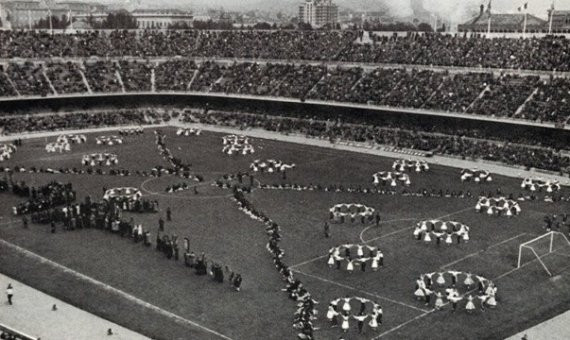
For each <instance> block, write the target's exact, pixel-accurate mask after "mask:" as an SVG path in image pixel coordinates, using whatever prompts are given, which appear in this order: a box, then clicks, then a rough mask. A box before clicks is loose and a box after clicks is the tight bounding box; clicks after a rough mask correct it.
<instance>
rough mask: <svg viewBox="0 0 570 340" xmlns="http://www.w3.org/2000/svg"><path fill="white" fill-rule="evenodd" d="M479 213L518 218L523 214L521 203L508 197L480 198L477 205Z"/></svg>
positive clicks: (476, 208)
mask: <svg viewBox="0 0 570 340" xmlns="http://www.w3.org/2000/svg"><path fill="white" fill-rule="evenodd" d="M475 210H476V211H477V212H480V213H483V212H485V211H486V212H487V215H497V216H501V215H503V214H504V215H505V216H508V217H511V216H516V215H518V214H519V213H520V212H521V207H520V205H519V203H518V202H517V201H515V200H511V199H508V198H506V197H484V196H482V197H479V201H477V204H476V205H475Z"/></svg>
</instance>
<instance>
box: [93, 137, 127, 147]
mask: <svg viewBox="0 0 570 340" xmlns="http://www.w3.org/2000/svg"><path fill="white" fill-rule="evenodd" d="M95 142H96V143H97V145H109V146H112V145H120V144H123V138H121V137H119V136H99V137H96V138H95Z"/></svg>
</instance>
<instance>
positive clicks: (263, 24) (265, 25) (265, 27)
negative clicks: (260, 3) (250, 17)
mask: <svg viewBox="0 0 570 340" xmlns="http://www.w3.org/2000/svg"><path fill="white" fill-rule="evenodd" d="M253 28H255V29H257V30H270V29H271V25H270V24H269V23H267V22H258V23H257V24H255V25H254V26H253Z"/></svg>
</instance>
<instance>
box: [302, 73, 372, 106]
mask: <svg viewBox="0 0 570 340" xmlns="http://www.w3.org/2000/svg"><path fill="white" fill-rule="evenodd" d="M362 73H363V70H362V69H361V68H359V67H355V68H347V69H343V68H340V67H339V68H336V69H334V70H328V71H327V73H326V74H325V75H324V77H323V78H322V79H321V80H320V81H319V82H318V83H317V85H316V86H315V87H314V89H313V91H311V92H310V93H309V95H308V97H309V98H311V99H319V100H333V101H339V102H343V101H349V99H350V95H351V94H350V93H351V91H352V87H353V86H354V85H355V84H356V82H357V81H358V80H360V78H362Z"/></svg>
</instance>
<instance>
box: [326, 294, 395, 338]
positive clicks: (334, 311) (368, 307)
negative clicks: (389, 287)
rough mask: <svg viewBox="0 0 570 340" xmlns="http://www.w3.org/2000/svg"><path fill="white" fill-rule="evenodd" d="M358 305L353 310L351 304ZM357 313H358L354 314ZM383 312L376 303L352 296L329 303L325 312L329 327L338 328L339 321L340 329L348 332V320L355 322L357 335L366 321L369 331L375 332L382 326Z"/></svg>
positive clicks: (362, 329)
mask: <svg viewBox="0 0 570 340" xmlns="http://www.w3.org/2000/svg"><path fill="white" fill-rule="evenodd" d="M354 303H358V307H356V308H354V307H353V306H352V304H354ZM356 311H358V313H356ZM383 314H384V311H383V310H382V307H381V306H380V305H379V304H377V303H376V302H374V301H372V300H369V299H366V298H362V297H358V296H354V297H349V296H346V297H344V298H338V299H335V300H333V301H331V302H330V303H329V306H328V310H327V319H328V320H329V322H330V324H331V327H338V326H339V320H340V328H341V329H342V331H343V332H345V333H346V332H348V330H349V328H350V319H353V320H355V321H356V327H357V328H358V333H360V334H362V333H363V332H364V324H365V322H366V321H368V322H367V325H368V327H370V329H371V330H373V331H376V330H377V329H378V326H379V325H381V324H382V316H383Z"/></svg>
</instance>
